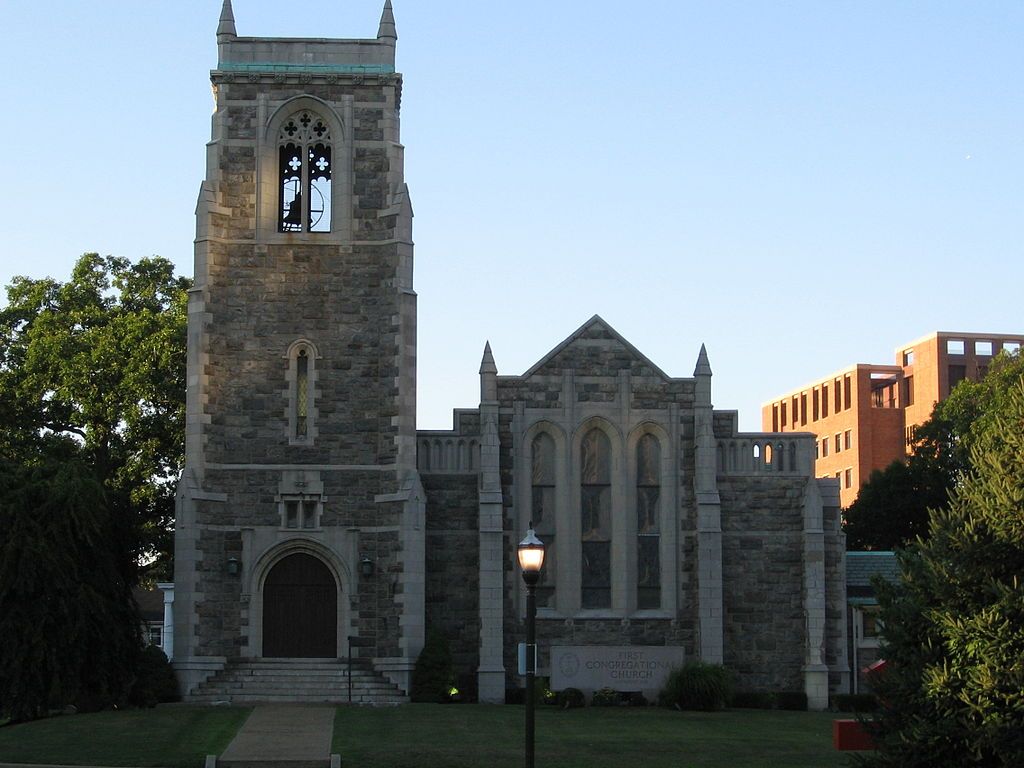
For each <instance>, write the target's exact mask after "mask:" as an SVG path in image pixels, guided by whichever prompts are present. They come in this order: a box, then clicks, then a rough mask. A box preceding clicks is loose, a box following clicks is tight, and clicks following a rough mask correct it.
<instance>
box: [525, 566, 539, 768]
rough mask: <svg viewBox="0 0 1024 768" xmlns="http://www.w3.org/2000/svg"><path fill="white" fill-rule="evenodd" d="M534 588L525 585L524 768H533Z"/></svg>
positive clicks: (535, 600)
mask: <svg viewBox="0 0 1024 768" xmlns="http://www.w3.org/2000/svg"><path fill="white" fill-rule="evenodd" d="M535 589H536V587H535V585H534V584H531V583H530V582H527V583H526V768H533V741H534V739H533V736H534V728H533V725H534V711H533V701H534V695H533V688H534V682H535V678H536V676H537V670H536V669H535V667H536V665H537V664H536V661H537V594H536V591H535Z"/></svg>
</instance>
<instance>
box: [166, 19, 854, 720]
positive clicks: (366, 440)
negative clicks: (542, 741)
mask: <svg viewBox="0 0 1024 768" xmlns="http://www.w3.org/2000/svg"><path fill="white" fill-rule="evenodd" d="M396 43H397V32H396V27H395V20H394V16H393V12H392V7H391V2H390V0H387V2H385V5H384V12H383V15H382V17H381V20H380V25H379V29H378V32H377V36H376V37H375V38H371V39H354V40H329V39H320V38H317V39H282V38H255V37H240V36H238V34H237V31H236V27H235V20H234V15H233V9H232V5H231V0H225V2H224V7H223V10H222V13H221V19H220V24H219V26H218V29H217V47H218V62H217V67H216V69H215V70H214V71H213V72H212V73H211V79H212V82H213V90H214V98H215V103H216V110H215V112H214V114H213V119H212V137H211V141H210V143H209V144H208V145H207V171H206V179H205V181H204V182H203V184H202V187H201V191H200V195H199V202H198V206H197V209H196V241H195V284H194V287H193V289H192V291H191V293H190V296H189V338H188V348H189V352H188V394H187V414H188V415H187V435H186V463H185V470H184V473H183V475H182V478H181V482H180V486H179V490H178V508H177V530H176V544H175V598H174V648H175V660H174V661H175V668H176V670H177V672H178V675H179V679H180V681H181V684H182V690H183V693H184V694H185V696H186V698H187V699H191V700H195V701H212V700H236V701H241V700H264V701H268V700H298V701H344V700H346V696H347V695H349V694H348V691H350V690H352V689H351V688H349V689H346V685H347V680H348V679H349V678H348V677H347V676H348V675H349V665H350V664H351V670H352V671H351V674H352V675H353V676H354V678H353V679H354V680H355V681H356V682H355V689H354V690H355V693H354V698H353V700H354V701H363V702H384V701H401V700H404V699H405V697H407V696H408V693H409V688H410V682H411V672H412V669H413V667H414V665H415V662H416V659H417V656H418V654H419V652H420V650H421V649H422V647H423V645H424V642H425V639H426V636H427V633H429V632H437V633H440V634H441V635H442V636H444V637H445V638H446V640H447V641H448V643H449V644H450V646H451V648H452V651H453V658H454V661H455V667H456V675H457V684H458V687H459V688H460V689H461V690H462V691H463V693H464V695H466V696H468V697H470V698H472V699H474V700H478V701H481V702H503V701H505V699H506V695H507V691H508V690H510V689H514V688H516V687H518V686H519V685H521V678H520V677H519V676H518V674H517V656H516V654H517V644H518V643H520V642H522V641H523V639H524V635H525V631H524V616H525V592H524V589H525V588H524V586H523V582H522V579H521V578H520V574H519V573H518V567H517V566H516V565H515V547H516V543H517V542H518V541H519V540H520V539H521V538H522V537H523V535H524V534H525V532H526V530H527V528H528V527H529V526H530V524H531V522H532V524H533V527H534V528H535V530H536V532H537V535H538V536H539V537H540V538H541V539H542V540H543V541H544V543H545V544H546V546H547V559H546V561H545V566H544V570H543V575H542V580H541V583H540V585H539V587H538V604H539V611H538V640H539V644H540V666H541V670H540V674H542V675H551V680H552V684H553V685H555V684H556V683H557V682H558V681H559V680H561V681H562V682H563V684H564V683H566V682H572V681H574V680H578V681H579V683H578V684H577V685H576V686H574V687H580V688H584V689H586V688H587V687H588V685H589V687H591V688H593V687H596V686H597V684H598V683H597V682H594V681H598V680H600V681H603V682H602V685H611V686H612V687H618V688H620V689H621V690H624V691H632V690H637V691H640V690H643V691H644V692H645V693H651V692H655V691H656V682H657V679H658V677H657V675H658V674H660V672H652V673H650V674H649V673H648V672H647V671H645V670H648V669H649V670H655V669H656V668H661V667H665V666H666V665H668V664H670V663H681V662H683V661H688V660H691V659H703V660H705V661H708V662H714V663H722V664H724V665H725V666H726V667H728V668H729V669H730V670H732V672H733V673H734V675H735V677H736V681H737V687H738V688H739V689H740V690H747V691H775V692H804V693H806V695H807V697H808V703H809V705H810V706H811V707H812V708H818V709H820V708H824V707H825V706H826V705H827V703H828V697H829V695H830V694H834V693H836V692H841V691H844V690H846V688H847V686H848V678H849V668H848V660H847V651H846V643H845V637H846V612H845V555H844V550H845V543H844V537H843V535H842V533H841V531H840V514H839V490H838V487H837V485H836V483H835V481H834V480H819V479H816V478H815V476H814V450H815V437H814V435H812V434H803V433H785V434H782V433H740V432H738V430H737V415H736V413H735V412H734V411H723V410H716V409H714V408H713V406H712V370H711V364H710V362H709V357H708V354H707V352H706V351H705V350H704V348H703V347H701V346H700V345H699V343H697V342H694V344H695V348H694V360H695V369H694V371H693V375H692V376H684V377H680V376H670V375H668V374H667V373H665V372H664V371H662V370H661V369H660V368H659V367H658V366H657V365H656V364H655V363H654V362H652V360H651V359H649V358H648V357H647V356H646V355H645V354H643V353H641V352H640V351H639V350H637V349H636V348H635V347H633V345H632V344H630V343H629V342H628V341H627V340H626V339H624V338H623V337H622V336H621V335H619V334H618V333H617V332H616V331H615V329H614V328H612V327H611V326H610V325H609V324H608V323H607V322H605V321H604V320H603V319H602V318H600V317H598V316H594V317H592V318H591V319H590V320H588V321H586V322H585V323H584V324H583V325H582V326H581V327H580V328H578V329H577V330H575V331H574V332H572V333H571V334H570V335H569V336H568V337H567V338H566V339H565V341H564V342H562V343H561V344H560V345H559V346H558V347H556V348H555V349H553V350H551V351H549V352H547V353H546V354H541V355H539V360H538V362H537V363H536V364H535V365H534V366H533V367H532V368H530V369H529V370H528V371H526V372H524V373H522V374H515V375H508V374H504V373H502V374H500V373H499V371H498V367H497V365H496V363H495V358H494V356H493V355H492V353H491V350H490V348H489V347H485V348H484V350H483V359H482V362H481V366H480V370H479V378H480V403H479V406H478V407H477V408H473V409H460V410H456V411H455V413H454V418H453V428H452V429H451V430H443V431H437V430H431V431H417V429H416V368H417V365H418V364H419V361H418V360H417V356H416V293H415V291H414V288H413V241H412V218H413V212H412V205H411V201H410V195H409V188H408V186H407V185H406V183H405V177H404V170H403V165H404V164H403V156H404V151H405V149H404V147H403V145H402V144H401V139H400V121H399V114H400V110H401V99H402V76H401V75H400V74H398V73H396V72H395V47H396ZM567 330H568V329H567ZM689 330H690V332H692V333H693V334H694V336H695V338H697V337H699V336H698V335H699V333H700V328H693V329H689ZM481 345H482V346H483V339H481ZM497 352H498V354H499V357H500V350H497ZM425 364H427V365H429V364H430V361H429V360H427V361H425ZM467 374H468V375H472V372H467ZM615 659H627V660H631V661H628V662H626V661H616V660H615ZM644 659H649V660H650V661H644ZM645 665H646V666H645ZM638 670H639V671H638ZM584 672H586V674H584ZM587 675H590V676H589V677H588V676H587ZM602 675H604V676H603V677H602ZM609 680H610V681H612V682H610V683H609V682H608V681H609ZM588 681H590V682H588Z"/></svg>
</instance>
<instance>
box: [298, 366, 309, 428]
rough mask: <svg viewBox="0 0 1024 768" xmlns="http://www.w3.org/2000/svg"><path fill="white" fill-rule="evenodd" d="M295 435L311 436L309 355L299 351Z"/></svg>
mask: <svg viewBox="0 0 1024 768" xmlns="http://www.w3.org/2000/svg"><path fill="white" fill-rule="evenodd" d="M295 434H296V436H297V437H306V435H307V434H309V355H308V354H307V353H306V350H305V349H300V350H299V355H298V357H297V358H296V359H295Z"/></svg>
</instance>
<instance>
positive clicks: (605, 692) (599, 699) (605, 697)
mask: <svg viewBox="0 0 1024 768" xmlns="http://www.w3.org/2000/svg"><path fill="white" fill-rule="evenodd" d="M618 705H619V692H618V691H616V690H612V689H611V688H602V689H601V690H599V691H594V695H593V696H591V697H590V706H592V707H617V706H618Z"/></svg>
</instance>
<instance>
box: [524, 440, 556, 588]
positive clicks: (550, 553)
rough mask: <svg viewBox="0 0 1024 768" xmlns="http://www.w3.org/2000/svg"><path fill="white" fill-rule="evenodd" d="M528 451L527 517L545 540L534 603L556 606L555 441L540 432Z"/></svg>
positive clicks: (539, 535)
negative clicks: (529, 452)
mask: <svg viewBox="0 0 1024 768" xmlns="http://www.w3.org/2000/svg"><path fill="white" fill-rule="evenodd" d="M530 450H531V466H532V478H531V504H530V516H531V517H532V519H533V529H534V530H535V531H536V533H537V537H538V538H539V539H540V540H541V541H543V542H544V553H545V554H544V567H543V568H542V569H541V572H540V583H539V584H538V585H537V588H536V595H537V605H538V606H542V607H543V606H546V607H549V608H554V607H555V582H556V579H557V574H558V570H557V561H556V559H555V551H556V547H555V520H556V511H555V503H556V502H555V497H556V486H555V441H554V440H553V439H552V437H551V435H549V434H547V433H546V432H541V433H540V434H538V435H537V436H536V437H535V438H533V443H532V444H531V446H530Z"/></svg>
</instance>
